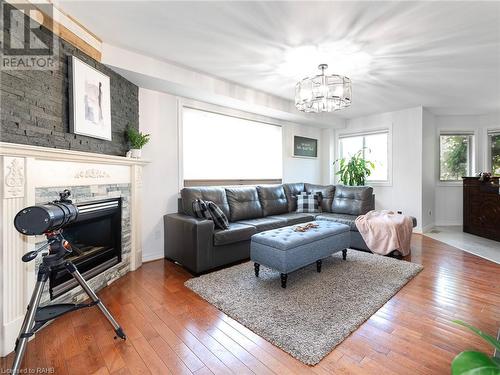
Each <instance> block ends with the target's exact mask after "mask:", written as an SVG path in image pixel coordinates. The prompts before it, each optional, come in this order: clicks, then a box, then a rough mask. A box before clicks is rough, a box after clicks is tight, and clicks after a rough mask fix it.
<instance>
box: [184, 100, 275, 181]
mask: <svg viewBox="0 0 500 375" xmlns="http://www.w3.org/2000/svg"><path fill="white" fill-rule="evenodd" d="M182 127H183V128H182V131H183V134H182V139H183V142H182V143H183V144H182V151H183V176H184V180H239V179H241V180H264V179H281V177H282V170H283V163H282V158H283V153H282V131H281V127H280V126H277V125H271V124H267V123H263V122H258V121H251V120H246V119H242V118H238V117H233V116H227V115H222V114H218V113H213V112H207V111H202V110H198V109H193V108H188V107H184V108H183V112H182Z"/></svg>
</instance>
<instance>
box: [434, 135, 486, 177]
mask: <svg viewBox="0 0 500 375" xmlns="http://www.w3.org/2000/svg"><path fill="white" fill-rule="evenodd" d="M441 136H468V137H469V149H468V163H467V164H468V167H467V169H468V170H467V174H468V175H470V176H472V175H473V174H474V170H475V168H476V163H477V160H476V138H477V134H476V132H475V131H474V130H440V131H439V133H438V137H437V182H438V185H440V186H450V185H460V186H461V185H462V184H463V182H462V177H460V178H459V179H458V180H442V179H441Z"/></svg>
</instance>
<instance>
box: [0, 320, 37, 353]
mask: <svg viewBox="0 0 500 375" xmlns="http://www.w3.org/2000/svg"><path fill="white" fill-rule="evenodd" d="M23 320H24V316H19V317H17V318H16V319H14V320H12V321H10V322H9V323H6V324H4V325H3V327H2V337H0V357H5V356H6V355H8V354H9V353H11V352H12V351H14V345H15V343H16V339H17V335H18V334H19V330H20V329H21V325H22V324H23ZM33 337H34V336H33ZM33 337H32V338H33ZM32 338H31V339H32ZM31 339H30V340H31Z"/></svg>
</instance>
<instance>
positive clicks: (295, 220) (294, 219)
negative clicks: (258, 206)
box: [268, 212, 315, 225]
mask: <svg viewBox="0 0 500 375" xmlns="http://www.w3.org/2000/svg"><path fill="white" fill-rule="evenodd" d="M314 215H315V214H308V213H299V212H287V213H286V214H281V215H278V216H268V217H270V218H271V217H272V218H278V219H285V220H286V225H296V224H301V223H307V222H309V221H313V220H314Z"/></svg>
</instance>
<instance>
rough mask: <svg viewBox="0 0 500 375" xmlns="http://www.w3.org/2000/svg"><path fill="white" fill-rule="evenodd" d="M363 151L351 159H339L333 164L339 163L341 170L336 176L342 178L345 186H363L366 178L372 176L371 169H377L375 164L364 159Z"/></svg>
mask: <svg viewBox="0 0 500 375" xmlns="http://www.w3.org/2000/svg"><path fill="white" fill-rule="evenodd" d="M362 154H363V149H361V150H359V151H358V152H356V153H355V154H354V155H353V156H352V157H351V158H343V159H337V160H335V162H334V163H333V165H335V164H336V163H337V162H338V163H339V170H338V172H337V173H335V174H336V175H339V176H340V181H341V182H342V183H343V184H344V185H349V186H363V185H364V184H365V180H366V177H368V176H369V175H370V174H371V170H370V167H371V168H372V169H373V168H375V164H374V163H373V162H371V161H369V160H366V159H365V158H364V157H363V155H362Z"/></svg>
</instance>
